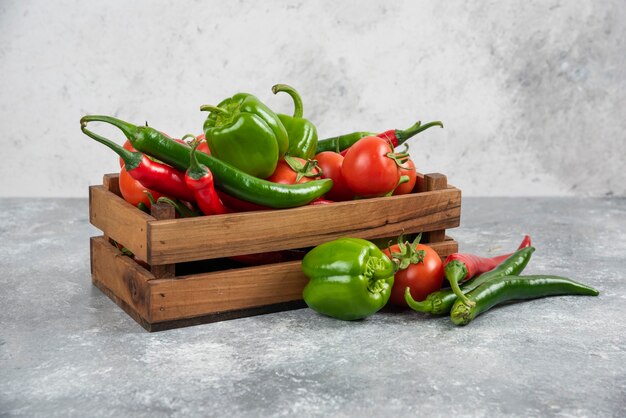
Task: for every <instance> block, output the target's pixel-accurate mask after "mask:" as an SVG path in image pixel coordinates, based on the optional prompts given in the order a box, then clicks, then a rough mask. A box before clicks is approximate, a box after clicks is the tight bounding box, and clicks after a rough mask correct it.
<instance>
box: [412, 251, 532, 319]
mask: <svg viewBox="0 0 626 418" xmlns="http://www.w3.org/2000/svg"><path fill="white" fill-rule="evenodd" d="M533 252H535V248H534V247H524V248H522V249H520V250H517V251H516V252H515V253H513V254H512V255H511V256H510V257H509V258H507V259H506V260H504V261H503V262H502V263H500V264H499V265H498V266H497V267H496V268H494V269H493V270H490V271H488V272H486V273H483V274H481V275H480V276H478V277H474V278H473V279H470V280H468V281H467V282H465V283H464V284H463V286H461V290H462V291H463V293H465V294H467V293H468V292H470V291H472V290H474V289H476V288H477V287H478V286H480V285H482V284H483V283H487V282H488V281H491V280H493V279H498V278H500V277H504V276H517V275H519V274H521V273H522V271H524V268H525V267H526V265H527V264H528V262H529V261H530V257H531V256H532V254H533ZM404 299H405V301H406V303H407V305H408V306H409V307H410V308H411V309H413V310H414V311H416V312H425V313H430V314H433V315H443V314H448V313H450V309H451V308H452V305H453V304H454V302H456V300H457V297H456V294H455V293H454V292H453V291H452V289H449V288H448V289H441V290H438V291H436V292H433V293H430V294H429V295H428V296H427V297H426V299H425V300H423V301H420V302H418V301H416V300H415V299H413V297H412V295H411V292H410V289H409V287H407V288H406V289H405V293H404Z"/></svg>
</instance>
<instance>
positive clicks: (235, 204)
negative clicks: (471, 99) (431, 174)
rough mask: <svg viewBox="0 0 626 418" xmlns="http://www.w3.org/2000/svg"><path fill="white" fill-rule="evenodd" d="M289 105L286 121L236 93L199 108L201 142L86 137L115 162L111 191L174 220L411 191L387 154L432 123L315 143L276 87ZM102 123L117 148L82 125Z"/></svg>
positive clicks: (137, 133) (396, 160) (411, 174)
mask: <svg viewBox="0 0 626 418" xmlns="http://www.w3.org/2000/svg"><path fill="white" fill-rule="evenodd" d="M272 91H273V92H274V93H275V94H276V93H279V92H285V93H287V94H289V95H290V96H291V97H292V98H293V102H294V113H293V115H291V116H289V115H284V114H278V113H275V112H274V111H273V110H272V109H270V108H269V107H268V106H267V105H266V104H264V103H263V102H261V101H260V100H259V99H258V98H257V97H255V96H253V95H251V94H248V93H238V94H235V95H234V96H232V97H229V98H226V99H224V100H222V101H221V102H220V103H219V104H218V105H216V106H214V105H203V106H201V108H200V110H202V111H207V112H209V113H208V116H207V118H206V120H205V122H204V126H203V131H204V133H203V134H201V135H194V134H187V135H185V136H183V138H181V139H172V138H170V137H169V136H168V135H166V134H164V133H162V132H160V131H158V130H157V129H154V128H153V127H151V126H148V125H147V124H146V126H136V125H133V124H131V123H128V122H125V121H123V120H120V119H117V118H114V117H111V116H101V115H89V116H85V117H83V118H82V119H81V120H80V124H81V130H82V131H83V133H85V134H86V135H87V136H89V137H91V138H92V139H94V140H96V141H98V142H100V143H101V144H103V145H105V146H107V147H109V148H110V149H112V150H113V151H114V152H116V153H117V154H118V155H119V157H120V164H121V172H120V191H121V193H122V196H123V197H124V199H125V200H127V201H128V202H130V203H131V204H133V205H135V206H138V207H139V208H140V209H143V210H148V209H149V208H150V206H151V204H152V202H153V201H161V202H166V203H170V204H172V205H174V206H175V208H176V210H177V214H178V216H183V217H187V216H198V215H220V214H224V213H229V212H240V211H251V210H263V209H283V208H292V207H297V206H302V205H307V204H328V203H332V202H334V201H345V200H352V199H355V198H359V199H361V198H369V197H379V196H388V195H392V194H395V195H398V194H406V193H410V192H411V191H412V190H413V188H414V186H415V181H416V172H415V165H414V163H413V162H412V161H411V159H410V156H409V153H408V152H407V151H406V150H405V151H403V152H395V151H394V147H396V146H398V145H400V144H403V143H405V141H406V140H408V139H409V138H411V137H413V136H415V135H417V134H418V133H420V132H422V131H424V130H426V129H428V128H430V127H433V126H440V127H443V124H442V123H441V122H431V123H428V124H424V125H422V124H421V123H420V122H417V123H416V124H415V125H413V126H411V127H410V128H409V129H406V130H395V129H393V130H389V131H385V132H383V133H380V134H376V133H373V132H354V133H349V134H346V135H343V136H339V137H334V138H328V139H324V140H318V135H317V128H316V127H315V125H314V124H313V123H312V122H311V121H309V120H307V119H305V118H304V117H303V105H302V99H301V98H300V96H299V94H298V93H297V91H296V90H295V89H293V88H292V87H290V86H287V85H284V84H278V85H275V86H274V87H273V88H272ZM92 122H104V123H108V124H111V125H113V126H115V127H117V128H119V129H120V131H121V132H122V133H123V134H124V135H125V136H126V138H127V141H126V143H125V144H124V145H123V146H120V145H118V144H116V143H114V142H113V141H111V140H109V139H107V138H104V137H102V136H101V135H98V134H97V133H95V132H93V131H92V130H90V129H88V128H87V125H88V124H89V123H92Z"/></svg>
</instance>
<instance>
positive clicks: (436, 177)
mask: <svg viewBox="0 0 626 418" xmlns="http://www.w3.org/2000/svg"><path fill="white" fill-rule="evenodd" d="M424 184H425V188H426V191H427V192H432V191H434V190H443V189H445V188H447V187H448V178H447V177H446V176H445V175H443V174H439V173H429V174H425V175H424ZM425 235H426V236H425V238H426V242H431V243H432V242H440V241H443V240H444V239H445V237H446V230H445V229H438V230H436V231H429V232H426V234H425Z"/></svg>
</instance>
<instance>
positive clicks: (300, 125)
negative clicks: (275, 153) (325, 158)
mask: <svg viewBox="0 0 626 418" xmlns="http://www.w3.org/2000/svg"><path fill="white" fill-rule="evenodd" d="M281 91H282V92H285V93H287V94H289V95H290V96H291V98H292V99H293V104H294V111H293V116H289V115H283V114H280V113H279V114H278V118H279V119H280V121H281V122H282V123H283V125H284V126H285V129H286V130H287V136H288V137H289V148H288V149H287V155H291V156H292V157H299V158H303V159H305V160H310V159H311V158H313V155H315V150H316V148H317V128H316V127H315V125H314V124H313V123H312V122H310V121H308V120H307V119H304V118H303V117H302V116H303V113H304V111H303V108H302V99H301V98H300V95H299V94H298V92H297V91H296V90H295V89H294V88H293V87H290V86H288V85H286V84H276V85H275V86H274V87H272V92H273V93H274V94H276V93H278V92H281Z"/></svg>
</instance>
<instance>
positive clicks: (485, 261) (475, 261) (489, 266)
mask: <svg viewBox="0 0 626 418" xmlns="http://www.w3.org/2000/svg"><path fill="white" fill-rule="evenodd" d="M528 246H530V237H529V236H528V235H526V236H525V237H524V239H523V240H522V243H521V244H520V246H519V248H518V249H521V248H524V247H528ZM510 255H511V254H505V255H500V256H497V257H492V258H486V257H479V256H477V255H474V254H461V253H454V254H450V255H449V256H448V257H447V258H446V260H445V261H444V262H443V272H444V275H445V277H446V279H447V280H448V282H449V283H450V287H451V288H452V291H453V292H454V294H455V295H456V296H457V297H458V298H459V299H460V300H462V301H463V302H464V303H467V304H468V305H471V304H472V302H471V301H470V300H469V299H468V298H467V297H466V296H465V294H464V293H463V291H462V290H461V288H460V287H459V283H461V282H464V281H466V280H469V279H471V278H472V277H475V276H478V275H480V274H482V273H486V272H488V271H489V270H493V269H494V268H495V267H496V266H497V265H498V264H500V263H501V262H503V261H504V260H506V259H507V258H508V257H509V256H510Z"/></svg>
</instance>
